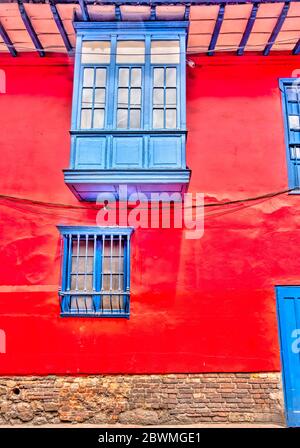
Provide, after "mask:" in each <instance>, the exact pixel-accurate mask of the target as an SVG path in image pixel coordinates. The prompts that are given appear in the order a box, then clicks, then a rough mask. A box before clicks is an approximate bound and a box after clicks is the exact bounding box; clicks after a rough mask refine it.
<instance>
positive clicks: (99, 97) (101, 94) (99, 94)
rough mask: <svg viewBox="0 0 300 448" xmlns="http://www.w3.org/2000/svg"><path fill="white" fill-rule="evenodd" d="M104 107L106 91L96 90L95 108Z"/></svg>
mask: <svg viewBox="0 0 300 448" xmlns="http://www.w3.org/2000/svg"><path fill="white" fill-rule="evenodd" d="M104 106H105V89H96V90H95V104H94V107H104Z"/></svg>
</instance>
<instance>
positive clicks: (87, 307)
mask: <svg viewBox="0 0 300 448" xmlns="http://www.w3.org/2000/svg"><path fill="white" fill-rule="evenodd" d="M70 310H71V311H73V312H74V313H75V312H77V313H79V312H82V313H86V312H87V311H93V310H94V307H93V299H92V297H91V296H71V306H70Z"/></svg>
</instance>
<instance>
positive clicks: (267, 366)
mask: <svg viewBox="0 0 300 448" xmlns="http://www.w3.org/2000/svg"><path fill="white" fill-rule="evenodd" d="M194 60H195V61H196V62H197V66H196V68H194V69H188V80H187V91H188V93H187V113H188V117H187V118H188V129H189V136H188V146H187V158H188V165H189V167H190V168H191V169H192V180H191V184H190V191H193V192H196V191H198V192H204V193H205V198H206V202H207V203H210V202H218V201H227V200H235V199H240V198H247V197H249V196H256V195H263V194H266V193H271V192H276V191H280V190H285V189H286V188H287V170H286V158H285V146H284V135H283V120H282V113H281V99H280V91H279V88H278V78H279V77H290V76H291V75H292V71H293V69H296V68H297V67H298V66H299V57H296V56H289V57H287V56H280V55H276V56H270V57H262V56H255V55H253V56H243V57H237V56H222V55H217V56H214V57H212V58H208V57H206V56H205V57H199V58H196V57H195V58H194ZM0 69H2V70H4V71H5V74H6V81H7V93H6V94H0V149H1V158H0V179H1V181H0V182H1V189H0V193H1V194H6V195H13V196H18V197H24V198H30V199H36V200H40V201H48V202H58V203H64V204H72V205H76V204H77V205H79V203H78V202H77V201H76V199H75V198H74V196H73V195H72V193H71V192H70V191H69V189H68V188H67V187H66V186H65V184H64V181H63V175H62V169H63V168H67V167H68V161H69V149H70V148H69V145H70V139H69V134H68V131H69V128H70V114H71V93H72V75H73V61H72V60H71V59H67V58H64V57H53V56H52V57H46V58H44V59H41V58H38V57H36V56H21V57H19V58H15V59H13V58H11V57H4V56H1V59H0ZM83 205H84V204H83ZM88 206H89V205H87V207H88ZM0 210H1V219H2V223H1V246H0V252H1V255H0V260H1V265H0V266H1V268H0V329H3V330H4V331H5V333H6V343H7V351H6V353H5V354H0V373H2V374H7V373H9V374H31V373H40V374H46V373H102V372H103V373H106V372H113V373H119V372H121V373H142V372H147V373H151V372H153V373H154V372H158V373H159V372H205V371H214V372H217V371H225V372H230V371H233V372H237V371H272V370H278V369H279V368H280V365H279V355H278V336H277V322H276V313H275V294H274V285H276V284H298V283H299V273H300V245H299V230H298V228H299V223H300V218H299V216H300V214H299V210H300V206H299V198H298V197H297V196H291V195H286V194H283V195H281V196H277V197H274V198H272V199H268V200H257V201H253V202H249V203H244V204H239V205H235V206H220V207H214V208H210V207H207V208H206V213H205V232H204V236H203V238H201V239H199V240H188V239H185V237H184V233H183V232H182V231H181V230H179V229H178V230H168V229H163V230H155V229H152V230H151V229H149V230H147V229H137V230H136V231H135V232H134V235H133V238H132V280H131V283H132V296H131V317H130V319H129V320H125V319H105V318H102V319H101V318H100V319H95V318H94V319H92V318H89V319H85V318H83V319H79V318H77V319H76V318H69V319H68V318H61V317H60V316H59V303H58V295H57V289H58V284H59V276H60V273H59V269H60V268H59V265H60V263H59V260H60V241H59V234H58V231H57V229H56V225H57V224H74V225H76V224H77V225H84V224H95V213H96V212H94V211H87V210H81V209H78V210H73V209H72V210H71V209H68V208H59V209H57V208H55V207H47V206H38V205H30V204H24V203H19V202H18V203H17V202H11V201H8V200H3V199H0Z"/></svg>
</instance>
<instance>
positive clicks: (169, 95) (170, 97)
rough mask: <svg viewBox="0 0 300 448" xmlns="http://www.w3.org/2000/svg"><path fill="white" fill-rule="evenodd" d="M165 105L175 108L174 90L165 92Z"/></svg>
mask: <svg viewBox="0 0 300 448" xmlns="http://www.w3.org/2000/svg"><path fill="white" fill-rule="evenodd" d="M166 105H167V106H175V107H176V89H167V90H166Z"/></svg>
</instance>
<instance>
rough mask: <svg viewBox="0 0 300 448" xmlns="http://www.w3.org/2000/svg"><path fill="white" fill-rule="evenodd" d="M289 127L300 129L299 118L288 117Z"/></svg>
mask: <svg viewBox="0 0 300 448" xmlns="http://www.w3.org/2000/svg"><path fill="white" fill-rule="evenodd" d="M289 126H290V129H300V116H299V115H289Z"/></svg>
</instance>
